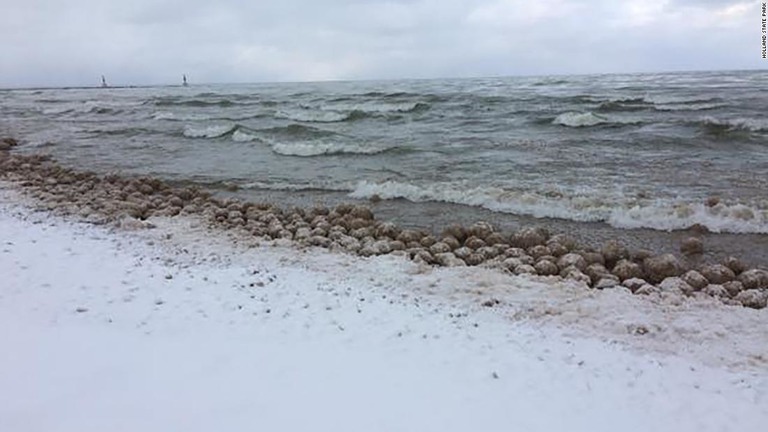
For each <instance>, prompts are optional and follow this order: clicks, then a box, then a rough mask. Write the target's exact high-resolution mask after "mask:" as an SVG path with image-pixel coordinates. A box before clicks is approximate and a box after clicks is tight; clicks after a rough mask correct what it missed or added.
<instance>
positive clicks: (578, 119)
mask: <svg viewBox="0 0 768 432" xmlns="http://www.w3.org/2000/svg"><path fill="white" fill-rule="evenodd" d="M641 122H642V121H641V120H639V119H633V118H619V117H607V116H603V115H599V114H595V113H593V112H591V111H587V112H575V111H570V112H566V113H563V114H560V115H558V116H557V117H555V119H554V120H552V124H556V125H560V126H567V127H573V128H581V127H590V126H598V125H614V126H623V125H631V124H638V123H641Z"/></svg>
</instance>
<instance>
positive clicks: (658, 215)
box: [349, 181, 768, 234]
mask: <svg viewBox="0 0 768 432" xmlns="http://www.w3.org/2000/svg"><path fill="white" fill-rule="evenodd" d="M349 195H350V196H351V197H353V198H360V199H366V198H371V197H372V196H374V195H376V196H378V197H380V198H382V199H397V198H403V199H407V200H410V201H414V202H425V201H438V202H447V203H454V204H463V205H468V206H474V207H482V208H486V209H488V210H492V211H497V212H503V213H511V214H517V215H524V216H533V217H536V218H557V219H564V220H573V221H578V222H605V223H608V224H610V225H611V226H613V227H616V228H649V229H654V230H660V231H673V230H682V229H687V228H690V227H691V226H693V225H695V224H699V225H702V226H705V227H707V228H708V229H709V230H710V231H713V232H727V233H763V234H765V233H768V209H764V208H760V207H756V206H749V205H746V204H741V203H736V204H731V205H726V204H718V205H716V206H714V207H707V206H706V205H704V204H703V203H695V202H683V201H679V202H678V201H668V200H656V201H652V200H647V199H646V200H638V199H635V198H628V197H623V196H610V195H605V194H603V195H601V194H600V193H599V192H596V191H591V192H589V193H584V194H579V195H567V194H545V193H538V192H530V191H515V190H508V189H504V188H500V187H485V186H484V187H476V186H474V187H473V186H471V185H468V184H465V183H461V182H448V183H435V184H429V185H417V184H411V183H403V182H397V181H386V182H381V183H376V182H369V181H362V182H359V183H358V184H357V186H356V187H355V189H354V190H353V191H352V192H351V193H350V194H349Z"/></svg>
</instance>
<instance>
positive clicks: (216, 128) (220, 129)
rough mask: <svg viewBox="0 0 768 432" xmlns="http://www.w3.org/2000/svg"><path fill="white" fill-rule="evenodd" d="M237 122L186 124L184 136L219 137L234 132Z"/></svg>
mask: <svg viewBox="0 0 768 432" xmlns="http://www.w3.org/2000/svg"><path fill="white" fill-rule="evenodd" d="M235 128H237V124H235V123H230V124H215V125H203V126H186V127H185V128H184V136H185V137H187V138H219V137H222V136H224V135H227V134H228V133H230V132H232V131H233V130H235Z"/></svg>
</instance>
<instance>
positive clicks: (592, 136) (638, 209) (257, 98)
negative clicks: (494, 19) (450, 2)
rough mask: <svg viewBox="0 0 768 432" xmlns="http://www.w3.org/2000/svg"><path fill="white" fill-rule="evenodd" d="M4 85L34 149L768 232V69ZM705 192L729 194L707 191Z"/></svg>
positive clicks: (245, 186)
mask: <svg viewBox="0 0 768 432" xmlns="http://www.w3.org/2000/svg"><path fill="white" fill-rule="evenodd" d="M0 98H2V105H0V127H2V128H3V129H5V130H6V131H7V134H10V135H14V136H17V137H20V138H22V139H23V140H25V141H27V143H26V145H25V149H27V150H41V149H45V150H46V151H49V152H51V153H53V154H54V155H55V156H56V157H57V158H59V159H61V160H63V161H65V162H68V163H71V164H79V165H82V166H84V167H86V168H91V169H92V168H97V169H102V170H113V169H119V170H123V171H129V172H136V173H143V174H153V175H159V176H162V177H165V178H169V179H173V180H179V181H193V182H200V183H203V184H206V185H210V186H214V187H215V186H217V185H218V186H223V185H238V186H239V187H240V188H242V190H252V191H254V193H262V194H263V193H267V192H269V191H273V192H275V193H277V192H279V191H302V192H301V193H302V194H304V195H307V194H310V195H311V194H315V195H322V194H323V193H328V194H335V195H337V196H338V195H339V194H341V195H343V196H348V197H351V198H369V197H372V196H374V195H378V196H379V197H381V198H383V199H385V200H396V201H393V202H397V203H399V204H398V205H401V206H407V205H409V204H408V202H425V203H430V202H434V203H451V204H456V205H457V206H454V207H451V208H452V209H453V210H452V211H456V212H461V211H462V209H466V210H467V211H475V210H472V208H485V209H488V210H490V211H493V212H496V213H497V214H505V213H506V214H514V215H518V216H525V217H536V218H554V219H555V220H562V221H577V222H590V223H604V224H608V225H610V226H612V227H615V228H621V229H624V228H649V229H654V230H677V229H684V228H687V227H690V226H691V225H693V224H695V223H698V224H702V225H705V226H707V227H709V228H710V229H711V230H713V231H716V232H730V233H768V193H766V191H768V116H766V113H768V72H766V71H752V72H704V73H680V74H641V75H593V76H557V77H525V78H485V79H462V80H413V81H380V82H374V81H371V82H330V83H302V84H253V85H192V86H190V87H148V88H111V89H39V90H36V89H33V90H5V91H0ZM711 196H719V197H721V202H720V204H718V205H716V206H714V207H708V206H707V205H706V204H705V201H706V200H707V198H708V197H711ZM401 198H402V199H406V200H408V201H403V200H399V199H401ZM440 205H442V204H440Z"/></svg>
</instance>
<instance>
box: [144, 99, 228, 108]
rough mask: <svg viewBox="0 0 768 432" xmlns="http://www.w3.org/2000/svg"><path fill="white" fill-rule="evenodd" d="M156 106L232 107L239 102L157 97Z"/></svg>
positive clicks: (154, 102)
mask: <svg viewBox="0 0 768 432" xmlns="http://www.w3.org/2000/svg"><path fill="white" fill-rule="evenodd" d="M152 103H153V104H154V105H156V106H187V107H197V108H204V107H230V106H233V105H238V103H237V102H233V101H231V100H229V99H218V100H206V99H184V100H178V99H176V98H168V99H164V98H161V99H156V100H154V101H153V102H152Z"/></svg>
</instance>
